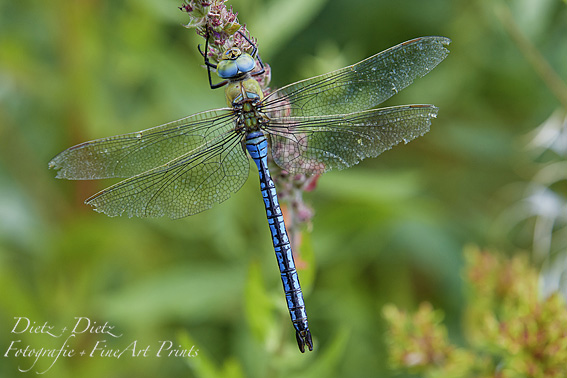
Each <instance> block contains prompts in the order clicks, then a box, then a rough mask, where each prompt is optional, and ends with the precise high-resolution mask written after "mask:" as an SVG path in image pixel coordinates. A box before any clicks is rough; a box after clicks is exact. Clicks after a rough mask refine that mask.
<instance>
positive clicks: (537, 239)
mask: <svg viewBox="0 0 567 378" xmlns="http://www.w3.org/2000/svg"><path fill="white" fill-rule="evenodd" d="M179 5H181V1H176V0H161V1H158V0H138V1H133V0H125V1H108V0H107V1H104V0H76V1H61V0H52V1H50V2H45V1H38V0H29V1H25V2H24V1H9V0H2V1H0V191H1V195H0V288H1V294H0V346H1V350H0V352H1V354H2V355H1V356H0V376H2V377H19V376H22V375H24V374H34V375H35V371H40V372H41V371H45V370H47V369H49V370H47V372H46V373H45V374H44V376H48V377H77V376H80V377H132V376H137V377H156V376H160V377H181V376H187V377H215V376H219V377H221V376H222V377H229V376H236V377H238V376H242V377H265V376H271V377H280V376H281V377H283V376H294V377H304V376H305V377H321V376H326V377H351V376H352V377H371V376H374V377H388V376H391V375H392V373H391V372H390V371H389V370H388V367H387V355H386V350H385V342H384V332H385V329H384V322H383V319H382V315H381V311H382V306H383V305H384V304H386V303H394V304H396V305H397V306H399V307H401V308H403V309H408V310H413V309H415V308H416V307H417V305H418V304H419V303H420V302H422V301H429V302H431V303H433V305H434V306H435V307H436V308H439V309H442V310H443V311H444V312H445V316H446V324H447V325H448V327H449V331H450V333H451V337H452V338H453V339H454V341H455V342H456V343H459V342H462V338H463V336H462V335H461V333H460V329H459V324H460V321H461V312H462V307H463V302H464V300H465V295H464V293H463V290H462V286H461V281H462V279H461V268H462V263H463V259H462V249H463V247H464V246H465V245H467V244H476V245H480V246H482V247H489V248H493V249H498V250H501V251H503V252H506V253H509V254H514V253H518V252H521V251H527V253H529V254H530V256H532V259H533V261H534V263H535V264H537V265H538V266H541V267H542V278H543V281H544V282H546V285H547V286H545V287H546V288H547V289H548V290H552V289H554V288H558V287H559V288H561V287H563V289H564V288H565V282H566V281H567V280H565V278H564V277H565V265H567V264H565V259H564V256H565V254H564V253H565V250H566V249H567V231H566V230H567V228H566V227H565V224H566V223H567V221H566V218H567V205H566V204H565V200H566V197H567V195H566V192H567V184H566V180H565V179H566V176H567V175H566V172H567V168H566V167H565V156H566V155H567V142H566V140H567V139H566V138H567V130H566V129H567V123H566V121H565V114H566V112H567V98H566V95H565V93H566V92H565V79H566V78H567V64H566V62H567V4H566V2H565V1H561V0H511V1H500V0H455V1H442V0H429V1H423V0H396V1H393V0H382V1H368V0H352V1H349V2H344V1H335V0H316V1H298V0H291V1H290V0H271V1H268V0H248V1H247V0H231V1H230V2H229V3H228V5H232V6H233V8H234V10H235V11H237V12H238V13H239V20H240V21H241V22H242V23H244V24H246V25H247V27H248V29H249V30H250V31H251V33H252V35H253V36H255V37H256V38H258V45H259V49H260V53H261V55H262V59H263V60H264V61H265V62H268V63H269V64H270V65H271V67H272V87H277V86H283V85H285V84H287V83H290V82H292V81H295V80H299V79H302V78H306V77H309V76H312V75H315V74H320V73H324V72H327V71H330V70H332V69H336V68H340V67H342V66H345V65H348V64H352V63H355V62H357V61H359V60H361V59H363V58H365V57H367V56H369V55H372V54H375V53H376V52H378V51H381V50H384V49H386V48H388V47H390V46H393V45H395V44H397V43H400V42H402V41H405V40H408V39H411V38H414V37H417V36H422V35H443V36H447V37H449V38H451V39H452V40H453V42H452V44H451V45H450V46H449V49H450V50H451V54H450V55H449V57H448V58H447V59H446V60H445V61H444V62H442V63H441V64H440V65H439V66H438V67H437V68H436V69H435V70H434V71H433V72H432V73H431V74H429V75H428V76H426V77H425V78H423V79H419V80H418V81H416V82H415V83H414V84H413V85H412V86H411V87H409V88H407V89H406V90H405V91H403V92H402V93H400V94H398V95H396V96H395V97H393V98H392V99H390V100H389V101H388V102H387V104H386V105H395V104H405V103H432V104H435V105H436V106H438V107H439V108H440V111H439V116H438V118H437V119H436V120H434V122H433V125H432V128H431V132H430V133H428V134H426V135H425V136H424V137H422V138H419V139H418V140H416V141H414V142H412V143H410V144H409V145H407V146H405V145H403V146H398V147H397V148H395V149H394V150H392V151H388V152H387V153H385V154H384V155H383V156H380V157H379V158H377V159H368V160H365V161H364V162H362V163H361V164H359V165H357V166H355V167H353V168H351V169H349V170H346V171H338V172H330V173H328V174H325V175H324V176H322V177H321V178H320V180H319V184H318V187H317V189H316V190H315V191H314V192H311V193H308V194H306V198H307V201H308V202H309V203H311V204H312V206H313V208H314V209H315V211H316V215H315V217H314V218H313V221H312V225H311V226H312V227H311V229H310V230H309V231H307V232H305V233H304V237H305V238H308V243H306V245H307V246H309V247H307V248H305V250H304V251H303V252H304V253H305V255H306V257H305V259H306V260H307V261H309V264H307V265H308V267H307V268H306V269H305V270H303V271H300V277H302V283H303V284H304V286H305V295H306V303H307V310H308V314H309V316H310V326H311V330H312V333H313V335H314V342H315V351H314V352H311V353H306V354H305V355H302V354H300V353H299V352H298V350H297V345H296V342H295V338H294V335H293V333H294V332H293V329H292V326H291V324H290V322H289V314H288V313H287V309H286V308H285V301H284V297H283V293H282V288H281V283H280V279H279V276H278V271H277V266H276V262H275V259H274V256H273V250H272V246H271V243H270V236H269V232H268V228H267V225H266V220H265V218H264V210H263V205H262V201H261V200H260V194H259V191H258V179H257V178H255V177H251V178H250V179H249V180H248V182H247V183H246V185H245V186H244V188H243V189H242V190H240V191H239V192H238V193H237V194H235V195H233V196H232V197H231V198H230V199H229V200H228V201H226V202H224V203H223V204H221V205H218V206H216V207H215V208H213V209H211V210H209V211H207V212H204V213H201V214H198V215H195V216H192V217H189V218H186V219H182V220H176V221H172V220H169V219H128V218H108V217H106V216H104V215H101V214H98V213H95V212H93V211H92V210H91V209H90V208H89V207H88V206H86V205H84V204H83V201H84V200H85V199H86V198H87V197H88V196H90V195H91V194H93V193H95V192H96V191H98V190H100V189H102V188H103V187H106V186H108V185H109V184H110V181H107V182H66V181H60V180H56V179H55V178H54V177H55V172H53V171H49V170H48V169H47V163H48V161H49V160H50V159H51V158H52V157H53V156H54V155H55V154H57V153H58V152H60V151H62V150H63V149H65V148H67V147H69V146H71V145H74V144H76V143H79V142H82V141H86V140H90V139H96V138H101V137H105V136H111V135H115V134H121V133H126V132H132V131H137V130H141V129H145V128H148V127H151V126H155V125H159V124H161V123H165V122H167V121H172V120H175V119H178V118H181V117H183V116H186V115H189V114H192V113H195V112H199V111H203V110H207V109H212V108H216V107H222V106H224V95H223V93H222V90H218V91H212V90H210V89H209V86H208V82H207V77H206V71H205V70H204V69H203V68H201V65H202V58H201V57H200V56H199V54H198V52H197V48H196V45H197V44H198V43H202V39H200V38H198V37H197V36H196V35H195V33H194V31H193V30H186V29H184V28H183V27H182V26H181V24H182V23H184V22H187V17H186V15H185V14H184V13H182V12H180V11H179V10H178V9H177V7H178V6H179ZM555 73H556V74H557V75H558V76H554V75H555ZM560 78H562V79H560ZM542 125H543V126H542ZM252 176H253V175H252ZM561 258H563V260H561ZM561 261H563V263H561ZM561 277H563V280H562V279H561ZM562 284H563V286H561V285H562ZM81 316H84V317H89V318H90V319H92V321H93V322H94V321H96V322H97V325H102V324H104V323H105V322H109V324H111V325H114V326H115V327H116V328H115V329H116V330H117V331H116V332H117V333H120V334H123V336H122V337H121V338H116V339H114V338H112V337H109V336H108V335H106V336H107V337H104V336H103V335H97V334H90V335H86V334H84V335H80V336H79V337H77V338H76V339H74V340H72V341H71V344H72V347H73V348H76V349H79V350H80V349H86V350H88V351H90V350H91V349H92V347H93V346H94V344H95V343H96V341H98V340H106V341H107V342H106V346H107V348H109V349H117V348H121V349H124V348H126V347H127V346H128V345H129V344H130V343H131V342H133V341H137V345H138V347H140V348H142V347H145V346H147V345H150V346H151V350H152V351H154V352H155V351H156V350H157V347H158V345H159V343H160V341H167V340H171V341H172V342H173V344H174V347H177V346H179V345H181V346H182V348H183V347H189V348H190V347H191V346H192V345H194V346H195V348H196V349H198V350H199V351H198V356H197V357H194V358H182V357H177V358H175V357H156V356H155V353H153V355H148V357H137V358H136V357H132V356H131V352H126V354H125V355H123V356H122V357H121V358H114V357H101V356H95V357H92V358H87V357H86V356H85V357H79V356H77V357H73V358H60V359H59V360H57V361H56V362H55V363H54V364H53V366H52V367H50V365H51V363H52V362H53V359H50V358H44V359H40V360H39V361H38V362H37V364H36V365H35V367H34V368H33V369H31V370H30V371H29V372H28V373H22V372H20V371H19V370H18V369H22V370H26V369H28V368H29V367H30V366H31V365H32V364H33V359H32V358H29V357H28V358H24V357H21V358H15V357H13V356H12V355H9V357H5V353H7V351H8V347H9V345H10V343H11V342H12V341H14V340H21V343H20V344H19V346H20V347H25V345H30V346H31V347H32V348H37V349H39V348H41V347H43V348H51V349H53V348H60V347H61V346H62V345H63V344H62V343H63V340H62V338H53V337H50V336H47V335H44V334H39V335H37V334H32V333H29V332H25V333H23V334H15V333H11V331H12V328H13V326H14V323H15V320H14V317H27V318H29V319H30V320H31V321H35V322H36V323H37V325H42V324H43V323H45V322H49V324H51V325H53V326H55V327H56V329H61V328H62V327H65V326H66V327H69V328H70V327H72V326H73V325H74V323H75V321H76V320H75V317H81ZM150 354H152V353H150ZM398 376H399V375H398Z"/></svg>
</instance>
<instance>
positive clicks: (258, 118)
mask: <svg viewBox="0 0 567 378" xmlns="http://www.w3.org/2000/svg"><path fill="white" fill-rule="evenodd" d="M225 93H226V101H227V103H228V105H229V106H230V107H232V108H233V109H234V111H235V112H236V113H237V114H238V119H239V120H238V124H239V126H240V127H242V128H243V129H244V130H245V131H246V132H250V131H254V130H259V129H260V128H261V126H262V125H264V124H266V123H267V122H268V118H267V117H266V115H265V114H264V113H263V112H262V111H261V110H260V106H261V103H262V99H263V98H264V95H263V93H262V89H261V88H260V85H259V84H258V82H257V81H256V80H255V79H254V78H248V79H246V80H241V81H235V82H231V83H229V84H228V85H227V87H226V91H225Z"/></svg>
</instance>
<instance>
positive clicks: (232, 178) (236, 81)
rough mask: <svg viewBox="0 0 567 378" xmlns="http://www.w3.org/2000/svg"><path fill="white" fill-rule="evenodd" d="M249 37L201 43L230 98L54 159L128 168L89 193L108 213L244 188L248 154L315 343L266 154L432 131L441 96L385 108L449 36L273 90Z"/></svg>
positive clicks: (363, 149) (63, 173)
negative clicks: (267, 87)
mask: <svg viewBox="0 0 567 378" xmlns="http://www.w3.org/2000/svg"><path fill="white" fill-rule="evenodd" d="M246 39H247V40H248V38H246ZM207 42H208V39H207ZM248 42H249V43H250V44H251V45H252V51H251V53H247V52H245V51H242V50H241V49H239V48H238V47H232V48H230V49H228V50H227V51H225V52H224V53H223V54H222V58H221V59H220V60H219V62H218V63H217V64H215V63H212V62H211V61H209V59H208V57H207V54H206V51H207V48H208V47H207V45H205V53H203V52H201V53H202V54H203V56H204V58H205V65H206V66H207V70H208V74H209V84H210V86H211V88H219V87H223V86H224V87H225V95H226V99H227V105H228V107H226V108H220V109H215V110H209V111H204V112H201V113H196V114H193V115H190V116H188V117H186V118H182V119H180V120H177V121H173V122H170V123H166V124H163V125H161V126H157V127H153V128H149V129H146V130H143V131H139V132H132V133H128V134H123V135H117V136H112V137H108V138H102V139H97V140H93V141H89V142H85V143H81V144H78V145H76V146H73V147H70V148H68V149H66V150H65V151H63V152H61V153H60V154H58V155H57V156H55V157H54V158H53V159H52V160H51V161H50V162H49V167H50V168H53V169H55V170H57V171H58V172H57V178H61V179H70V180H94V179H106V178H123V179H124V180H122V181H120V182H118V183H116V184H114V185H112V186H110V187H108V188H106V189H103V190H102V191H100V192H98V193H96V194H94V195H93V196H91V197H90V198H88V199H87V200H86V201H85V203H86V204H88V205H91V206H93V207H94V210H96V211H98V212H102V213H105V214H107V215H109V216H119V215H127V216H128V217H133V216H137V217H161V216H167V217H170V218H174V219H175V218H183V217H186V216H189V215H194V214H197V213H199V212H202V211H204V210H207V209H209V208H211V207H212V206H213V205H215V204H218V203H221V202H223V201H225V200H226V199H228V198H229V196H230V195H231V194H232V193H234V192H236V191H238V190H239V189H240V188H241V187H242V185H243V184H244V182H245V181H246V180H247V178H248V176H249V170H250V162H249V158H248V156H250V157H251V158H252V160H253V161H254V163H255V165H256V168H257V171H258V175H259V178H260V191H261V194H262V198H263V201H264V205H265V211H266V216H267V220H268V225H269V229H270V233H271V237H272V244H273V248H274V251H275V254H276V258H277V262H278V266H279V270H280V274H281V280H282V283H283V288H284V293H285V297H286V302H287V306H288V309H289V313H290V317H291V321H292V324H293V326H294V328H295V331H296V339H297V344H298V346H299V350H300V351H301V352H302V353H303V352H305V349H306V348H307V349H309V350H310V351H312V350H313V339H312V336H311V331H310V329H309V324H308V321H307V312H306V310H305V301H304V298H303V293H302V291H301V285H300V283H299V277H298V273H297V270H296V267H295V263H294V258H293V252H292V248H291V244H290V240H289V237H288V234H287V230H286V226H285V222H284V218H283V215H282V211H281V208H280V205H279V201H278V196H277V193H276V187H275V185H274V181H273V180H272V177H271V175H270V171H269V169H268V157H271V159H272V160H273V161H274V162H275V163H276V164H277V165H278V166H279V167H280V168H281V169H282V170H285V171H287V172H290V173H302V174H306V175H319V174H322V173H324V172H327V171H329V170H332V169H344V168H347V167H350V166H352V165H355V164H357V163H359V162H360V161H361V160H362V159H364V158H367V157H376V156H378V155H379V154H381V153H382V152H384V151H386V150H389V149H390V148H392V147H393V146H395V145H397V144H399V143H401V142H405V143H407V142H409V141H411V140H413V139H415V138H417V137H419V136H422V135H423V134H425V133H426V132H428V131H429V128H430V125H431V120H432V119H433V118H435V117H436V115H437V112H438V108H437V107H435V106H433V105H423V104H420V105H401V106H391V107H384V108H375V107H376V106H378V105H379V104H381V103H382V102H384V101H386V100H387V99H388V98H390V97H391V96H393V95H395V94H396V93H398V92H399V91H401V90H402V89H404V88H406V87H407V86H408V85H410V84H411V83H412V82H413V81H414V79H416V78H419V77H422V76H424V75H426V74H427V73H429V72H430V71H431V70H432V69H433V68H435V67H436V66H437V65H438V64H439V63H440V62H441V61H443V60H444V59H445V58H446V57H447V55H448V53H449V51H448V50H447V48H446V46H447V45H449V43H450V42H451V40H450V39H448V38H445V37H437V36H433V37H420V38H415V39H412V40H409V41H407V42H403V43H401V44H398V45H396V46H394V47H391V48H389V49H387V50H385V51H382V52H380V53H378V54H376V55H373V56H371V57H369V58H367V59H365V60H362V61H360V62H358V63H356V64H353V65H350V66H348V67H345V68H342V69H339V70H336V71H332V72H330V73H327V74H323V75H320V76H315V77H312V78H310V79H306V80H302V81H298V82H296V83H293V84H289V85H287V86H284V87H282V88H281V89H278V90H275V91H273V92H272V93H269V94H267V95H264V93H263V92H262V89H261V88H260V86H259V84H258V81H256V79H255V76H257V75H258V73H262V72H263V70H264V64H263V63H262V61H261V59H260V57H259V54H258V49H257V47H256V46H255V45H254V44H253V43H252V42H250V40H248ZM256 61H258V63H257V62H256ZM256 68H259V70H258V69H257V70H256V71H254V70H255V69H256ZM211 70H216V72H217V74H218V76H219V78H220V79H221V80H222V81H221V82H220V83H217V84H213V83H212V79H211ZM246 151H247V152H248V156H247V154H246Z"/></svg>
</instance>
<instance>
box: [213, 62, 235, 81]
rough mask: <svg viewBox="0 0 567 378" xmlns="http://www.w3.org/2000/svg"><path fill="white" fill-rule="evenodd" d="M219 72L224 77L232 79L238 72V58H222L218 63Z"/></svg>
mask: <svg viewBox="0 0 567 378" xmlns="http://www.w3.org/2000/svg"><path fill="white" fill-rule="evenodd" d="M217 73H218V75H219V76H220V77H221V78H222V79H230V78H233V77H235V76H236V75H237V74H238V65H237V63H236V60H221V61H220V62H219V64H218V65H217Z"/></svg>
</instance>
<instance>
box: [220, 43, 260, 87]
mask: <svg viewBox="0 0 567 378" xmlns="http://www.w3.org/2000/svg"><path fill="white" fill-rule="evenodd" d="M254 67H256V61H255V60H254V58H252V56H251V55H250V54H248V53H245V52H242V51H241V50H240V49H239V48H237V47H232V48H230V49H228V50H227V51H225V53H224V54H223V55H222V60H221V61H220V62H219V64H218V65H217V73H218V75H219V76H220V77H221V78H222V79H228V80H231V79H237V78H239V77H240V76H242V75H244V74H247V73H249V72H251V71H252V70H253V69H254Z"/></svg>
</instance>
